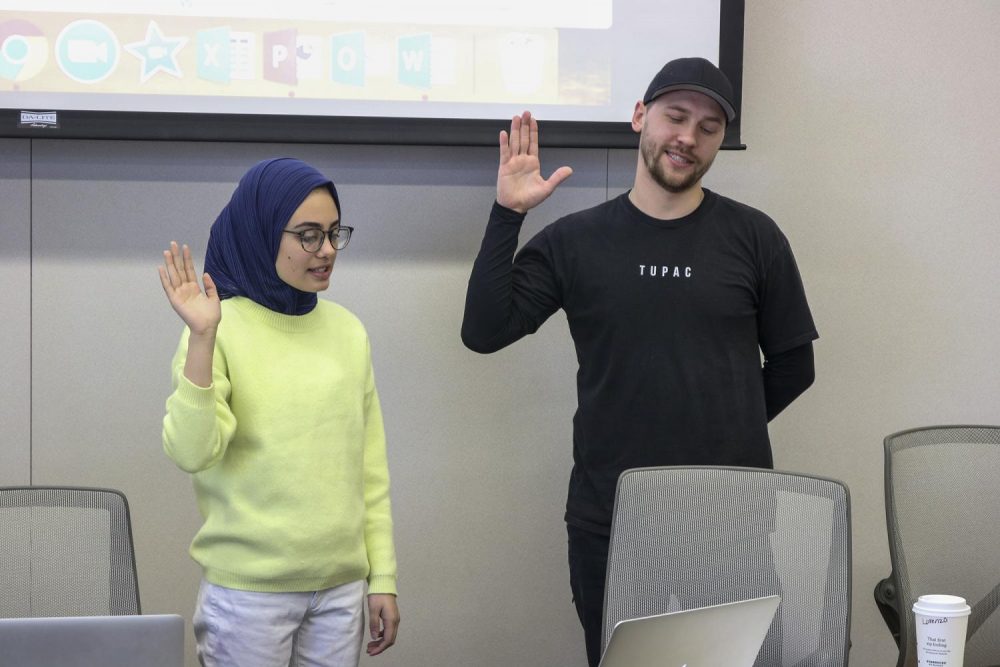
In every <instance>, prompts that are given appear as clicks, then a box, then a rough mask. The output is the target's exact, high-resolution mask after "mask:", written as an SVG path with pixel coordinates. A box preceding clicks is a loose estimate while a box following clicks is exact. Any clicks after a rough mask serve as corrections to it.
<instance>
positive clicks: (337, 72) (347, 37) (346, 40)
mask: <svg viewBox="0 0 1000 667" xmlns="http://www.w3.org/2000/svg"><path fill="white" fill-rule="evenodd" d="M330 55H331V58H332V62H331V66H330V78H332V79H333V80H334V81H336V82H337V83H343V84H346V85H348V86H363V85H365V33H363V32H345V33H341V34H339V35H334V36H333V37H331V38H330Z"/></svg>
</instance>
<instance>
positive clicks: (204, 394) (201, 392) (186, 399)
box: [175, 371, 215, 408]
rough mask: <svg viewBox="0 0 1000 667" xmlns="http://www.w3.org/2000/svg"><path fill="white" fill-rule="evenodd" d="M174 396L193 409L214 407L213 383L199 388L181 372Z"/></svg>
mask: <svg viewBox="0 0 1000 667" xmlns="http://www.w3.org/2000/svg"><path fill="white" fill-rule="evenodd" d="M175 394H176V396H177V398H178V399H180V400H181V402H183V403H184V404H186V405H189V406H191V407H194V408H207V407H214V406H215V383H214V382H213V383H212V384H210V385H209V386H207V387H201V386H199V385H196V384H195V383H194V382H191V380H189V379H188V378H187V376H185V375H184V372H183V371H181V372H180V373H179V374H178V378H177V388H176V389H175Z"/></svg>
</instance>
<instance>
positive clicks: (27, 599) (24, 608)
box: [0, 486, 141, 618]
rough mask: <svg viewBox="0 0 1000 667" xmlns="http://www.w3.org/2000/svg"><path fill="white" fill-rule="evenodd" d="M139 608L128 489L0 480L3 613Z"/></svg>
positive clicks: (133, 611) (95, 612) (77, 612)
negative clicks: (0, 483) (124, 491)
mask: <svg viewBox="0 0 1000 667" xmlns="http://www.w3.org/2000/svg"><path fill="white" fill-rule="evenodd" d="M139 613H141V611H140V607H139V585H138V579H137V577H136V569H135V554H134V551H133V547H132V527H131V522H130V519H129V511H128V502H127V501H126V500H125V496H124V495H122V494H121V493H120V492H118V491H112V490H109V489H88V488H70V487H42V486H28V487H0V618H24V617H40V616H108V615H112V616H117V615H123V614H139Z"/></svg>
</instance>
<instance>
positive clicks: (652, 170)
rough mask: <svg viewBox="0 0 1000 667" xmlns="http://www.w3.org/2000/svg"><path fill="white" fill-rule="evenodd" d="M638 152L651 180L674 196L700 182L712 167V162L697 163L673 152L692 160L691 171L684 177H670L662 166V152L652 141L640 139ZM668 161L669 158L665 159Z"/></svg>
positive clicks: (688, 156) (685, 154)
mask: <svg viewBox="0 0 1000 667" xmlns="http://www.w3.org/2000/svg"><path fill="white" fill-rule="evenodd" d="M639 152H640V154H641V155H642V161H643V163H644V164H645V165H646V170H647V171H648V172H649V175H650V176H651V177H652V178H653V180H654V181H656V183H657V184H658V185H659V186H660V187H661V188H663V189H664V190H666V191H667V192H672V193H674V194H677V193H681V192H687V191H688V190H690V189H691V188H693V187H694V186H696V185H697V184H698V182H699V181H701V178H702V176H704V175H705V174H706V173H708V169H709V167H711V166H712V162H713V161H714V158H713V159H712V160H709V161H708V162H707V163H704V164H702V163H701V162H698V161H697V160H696V159H695V158H694V157H692V156H690V155H688V154H687V153H685V152H683V151H675V152H677V153H680V154H681V155H683V156H684V157H686V158H689V159H691V160H694V164H693V169H692V170H691V171H690V172H689V173H688V174H686V175H683V176H672V175H670V174H668V173H667V170H666V169H665V168H664V166H663V161H662V158H664V157H665V154H664V151H663V150H662V149H661V148H660V147H659V146H657V145H656V144H655V143H654V142H653V140H652V139H650V138H648V137H640V140H639ZM666 159H668V160H669V159H670V158H666Z"/></svg>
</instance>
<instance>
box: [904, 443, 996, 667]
mask: <svg viewBox="0 0 1000 667" xmlns="http://www.w3.org/2000/svg"><path fill="white" fill-rule="evenodd" d="M998 488H1000V427H996V426H933V427H928V428H919V429H913V430H908V431H902V432H900V433H894V434H892V435H890V436H888V437H887V438H886V439H885V495H886V507H885V509H886V521H887V526H888V533H889V552H890V554H891V557H892V570H893V580H894V584H895V588H896V599H897V610H898V612H899V619H900V628H899V629H900V638H899V639H900V649H899V650H900V655H899V662H898V663H897V665H899V666H904V665H907V666H908V665H916V664H917V657H916V634H915V624H914V618H913V612H912V611H911V609H912V607H913V603H914V601H915V600H916V599H917V598H918V597H920V596H921V595H925V594H929V593H946V594H949V595H960V596H962V597H964V598H965V599H966V600H967V601H968V603H969V605H970V606H971V607H972V615H971V616H970V617H969V629H968V639H967V641H966V646H965V664H966V665H968V666H969V667H981V666H983V665H998V664H1000V613H996V610H997V606H998V605H1000V530H998V528H997V521H998V517H1000V492H998Z"/></svg>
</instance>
